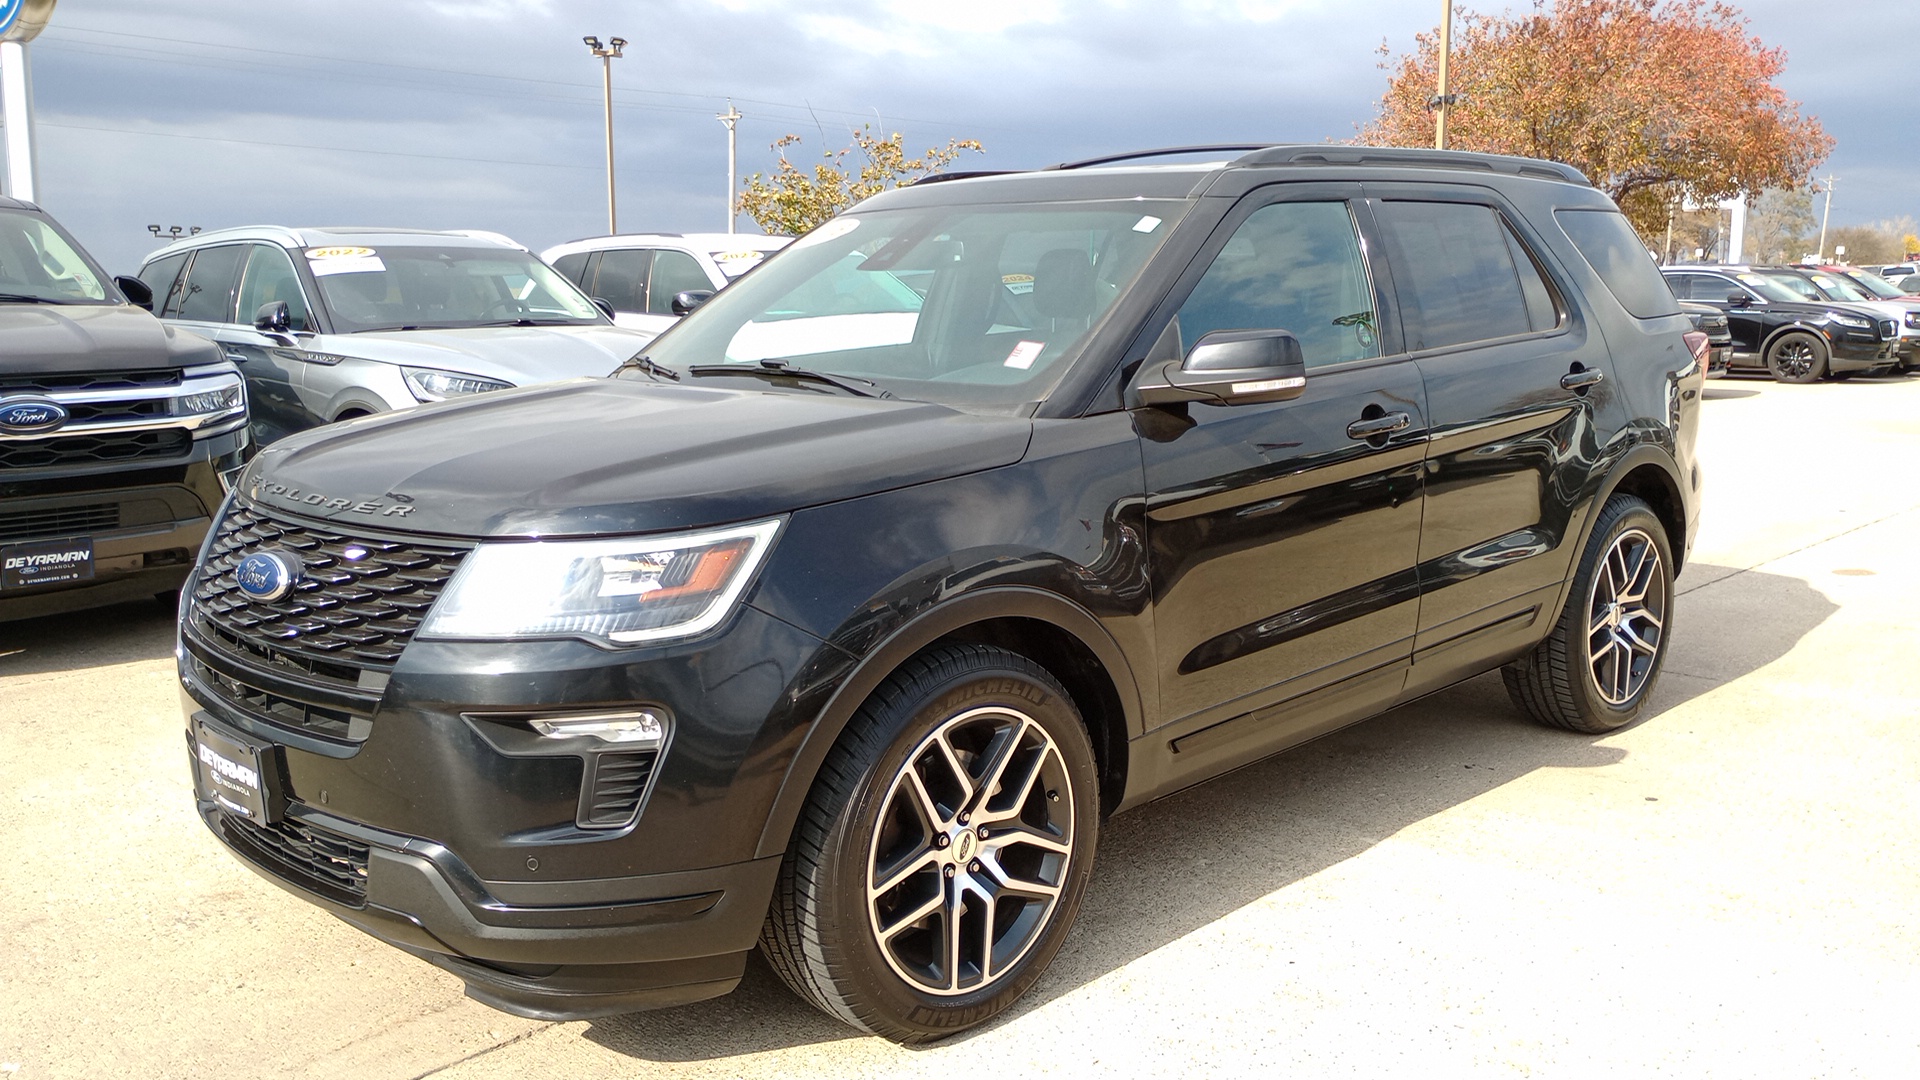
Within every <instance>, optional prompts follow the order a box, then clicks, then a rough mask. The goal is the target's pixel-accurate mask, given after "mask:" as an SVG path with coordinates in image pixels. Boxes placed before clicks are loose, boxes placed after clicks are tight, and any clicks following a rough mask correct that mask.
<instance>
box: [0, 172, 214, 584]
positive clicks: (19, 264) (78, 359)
mask: <svg viewBox="0 0 1920 1080" xmlns="http://www.w3.org/2000/svg"><path fill="white" fill-rule="evenodd" d="M151 302H152V295H151V293H150V292H149V291H148V290H147V288H146V287H145V286H144V285H142V284H141V283H140V282H139V281H138V280H137V279H134V278H119V279H109V278H108V276H107V275H106V274H105V273H103V272H102V271H101V270H100V267H99V265H98V264H97V263H95V262H94V261H93V259H92V257H91V256H89V255H88V254H87V253H86V251H85V250H84V249H82V248H81V246H80V245H79V243H78V242H76V241H75V240H74V239H73V237H72V236H71V235H69V234H68V233H67V232H66V231H65V230H64V229H62V228H61V227H60V226H59V225H58V224H56V223H55V222H54V221H53V219H52V218H50V217H49V216H47V214H46V213H45V212H44V211H42V210H40V209H39V208H38V207H36V206H34V205H32V204H30V203H23V202H19V201H17V200H13V199H7V198H0V621H5V620H12V619H22V618H29V617H32V616H37V615H43V614H47V613H49V612H52V611H57V610H61V609H65V608H76V607H91V606H94V605H98V604H111V603H118V602H121V601H125V600H131V599H138V598H141V597H146V596H158V597H162V598H163V599H165V598H169V594H171V593H172V592H174V591H175V590H177V589H179V587H180V583H181V581H182V580H184V579H185V578H186V575H187V571H188V569H189V568H191V566H192V565H193V559H194V555H195V554H196V553H197V552H198V551H199V548H200V542H201V541H202V540H203V539H204V538H205V536H206V532H207V526H208V525H209V524H210V523H211V522H212V520H213V516H214V512H215V511H216V510H217V509H218V508H219V505H220V501H221V499H222V498H223V497H224V494H225V485H224V482H223V479H222V476H223V474H225V473H227V472H230V471H232V470H235V469H237V468H238V467H239V466H241V465H242V464H244V463H245V461H246V458H247V456H248V453H247V451H248V448H249V442H248V435H247V399H246V388H245V385H244V384H243V382H242V380H241V378H240V375H239V373H238V372H237V371H236V370H235V369H234V367H233V365H232V364H231V363H229V362H228V361H227V360H226V358H225V357H224V356H222V355H221V353H220V350H219V348H218V347H216V346H215V345H214V344H213V343H212V342H210V341H208V340H206V339H205V338H201V337H198V336H196V335H193V334H190V333H186V332H184V331H180V330H175V329H172V328H170V327H166V326H162V325H161V324H160V321H159V320H158V319H155V318H154V317H153V315H152V313H151V312H149V311H145V310H142V308H143V307H146V306H148V305H149V304H151Z"/></svg>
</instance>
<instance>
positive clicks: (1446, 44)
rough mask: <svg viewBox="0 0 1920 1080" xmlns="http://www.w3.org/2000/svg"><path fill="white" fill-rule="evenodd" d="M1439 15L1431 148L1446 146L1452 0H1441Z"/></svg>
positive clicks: (1451, 42)
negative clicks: (1437, 60) (1437, 76)
mask: <svg viewBox="0 0 1920 1080" xmlns="http://www.w3.org/2000/svg"><path fill="white" fill-rule="evenodd" d="M1441 5H1442V7H1444V8H1445V10H1444V11H1443V12H1441V15H1440V92H1439V93H1437V94H1435V95H1433V100H1432V101H1431V102H1429V103H1428V104H1430V105H1432V106H1433V148H1434V149H1435V150H1445V149H1446V148H1447V108H1448V106H1450V105H1452V104H1453V97H1454V96H1453V95H1452V94H1451V93H1448V92H1447V59H1448V58H1449V57H1450V56H1452V55H1453V0H1441Z"/></svg>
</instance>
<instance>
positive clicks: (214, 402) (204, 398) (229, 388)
mask: <svg viewBox="0 0 1920 1080" xmlns="http://www.w3.org/2000/svg"><path fill="white" fill-rule="evenodd" d="M246 400H247V399H246V396H245V395H244V394H243V393H242V392H241V390H240V383H239V381H238V380H235V381H234V382H231V383H228V384H227V385H225V386H216V387H214V388H213V389H211V390H201V391H197V392H195V393H192V394H182V395H180V396H179V397H177V398H174V399H173V415H175V416H207V415H214V414H219V413H226V412H234V411H236V410H238V409H239V408H240V407H241V406H242V405H244V404H245V403H246Z"/></svg>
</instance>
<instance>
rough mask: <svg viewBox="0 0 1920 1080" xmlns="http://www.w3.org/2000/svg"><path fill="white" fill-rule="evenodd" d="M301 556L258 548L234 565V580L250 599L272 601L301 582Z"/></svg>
mask: <svg viewBox="0 0 1920 1080" xmlns="http://www.w3.org/2000/svg"><path fill="white" fill-rule="evenodd" d="M300 570H301V567H300V559H299V557H298V556H295V555H292V554H289V553H288V552H284V551H256V552H254V553H253V554H251V555H249V556H247V557H246V558H244V559H241V560H240V565H239V566H236V567H234V568H233V580H234V581H235V583H237V584H238V585H239V586H240V591H241V592H243V593H246V594H247V599H249V600H259V601H262V602H265V603H272V602H273V601H275V600H278V599H280V598H281V597H283V596H285V595H287V594H288V593H290V592H292V591H293V587H294V586H295V585H298V584H299V583H300Z"/></svg>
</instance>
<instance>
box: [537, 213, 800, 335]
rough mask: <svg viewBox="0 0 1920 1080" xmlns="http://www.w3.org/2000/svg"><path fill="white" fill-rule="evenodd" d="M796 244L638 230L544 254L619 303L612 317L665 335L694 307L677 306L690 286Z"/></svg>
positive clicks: (584, 287)
mask: <svg viewBox="0 0 1920 1080" xmlns="http://www.w3.org/2000/svg"><path fill="white" fill-rule="evenodd" d="M792 242H793V238H792V237H790V236H748V235H736V234H733V233H631V234H623V235H620V236H595V237H590V238H588V239H586V240H573V241H569V242H567V243H565V244H560V245H558V246H556V247H550V248H548V249H547V250H545V251H543V252H541V253H540V257H541V258H543V259H545V260H546V261H547V262H549V263H551V264H552V265H553V268H554V269H555V270H558V271H560V273H562V274H564V275H565V276H566V277H567V279H568V280H570V281H572V282H573V283H574V284H575V285H578V286H580V291H582V292H584V293H586V294H587V295H588V296H591V297H593V298H594V299H595V300H603V301H605V302H606V303H607V304H608V305H609V306H611V307H612V308H613V322H614V325H616V326H624V327H628V328H630V329H634V330H646V331H649V332H651V333H656V334H657V333H659V332H660V331H662V330H665V329H666V328H667V327H669V326H672V325H673V323H674V320H675V319H678V318H679V317H680V316H682V315H684V314H686V313H687V311H688V310H691V308H688V307H686V305H682V306H681V308H680V309H676V308H675V307H674V302H673V300H674V297H676V296H678V295H679V294H681V293H683V292H688V293H695V294H705V295H696V296H695V297H694V298H693V299H695V300H704V299H706V297H707V296H711V295H713V294H714V293H716V292H718V291H720V289H722V288H724V287H725V286H726V284H727V282H729V281H732V280H733V279H734V278H737V277H739V276H740V275H741V274H744V273H746V272H747V271H749V270H751V269H753V268H754V267H756V266H758V265H760V262H761V260H763V259H765V258H766V257H767V256H769V255H771V254H773V253H774V252H776V251H779V250H780V249H781V248H783V247H786V246H787V245H788V244H790V243H792Z"/></svg>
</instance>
